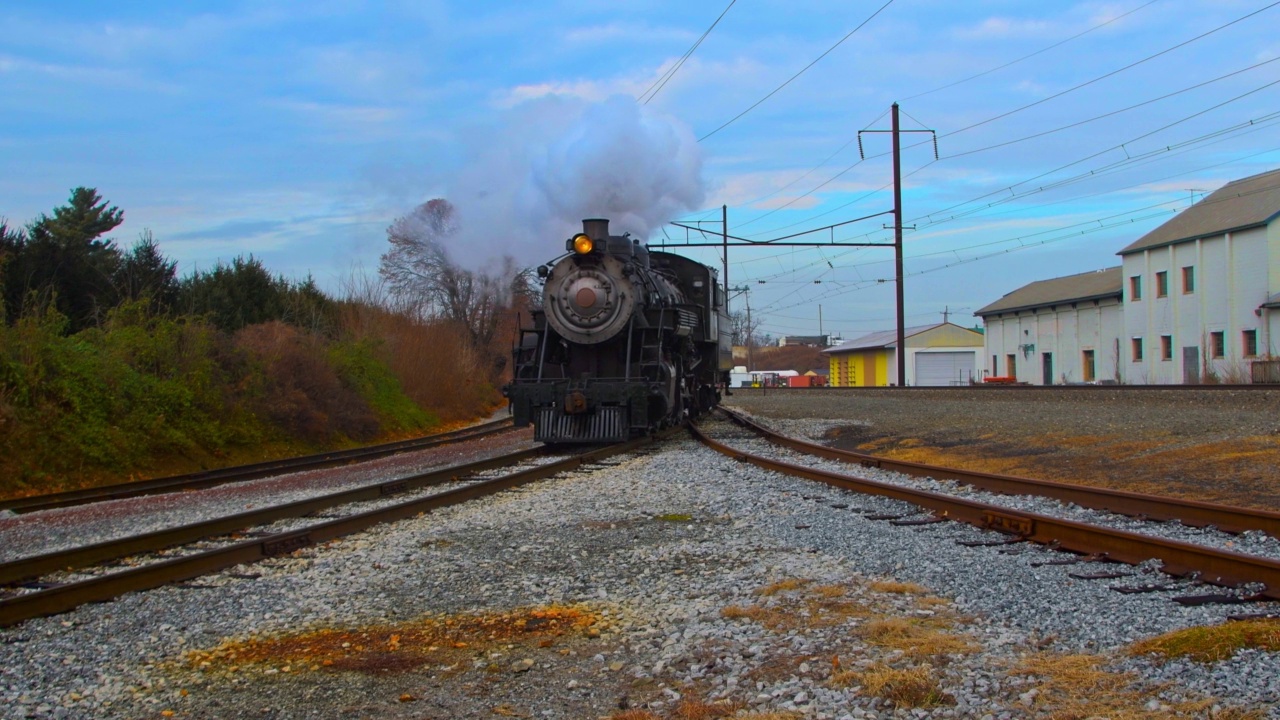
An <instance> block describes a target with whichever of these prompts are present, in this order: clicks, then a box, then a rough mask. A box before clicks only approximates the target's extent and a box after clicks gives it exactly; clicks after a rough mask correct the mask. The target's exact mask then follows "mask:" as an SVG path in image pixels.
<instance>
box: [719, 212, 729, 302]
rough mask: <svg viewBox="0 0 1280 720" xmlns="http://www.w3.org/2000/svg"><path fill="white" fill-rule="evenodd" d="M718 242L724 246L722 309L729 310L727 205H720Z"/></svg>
mask: <svg viewBox="0 0 1280 720" xmlns="http://www.w3.org/2000/svg"><path fill="white" fill-rule="evenodd" d="M720 244H721V246H722V247H723V248H724V311H725V312H726V313H727V312H729V206H728V205H721V206H720Z"/></svg>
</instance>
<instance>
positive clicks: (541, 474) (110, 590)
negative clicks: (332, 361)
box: [0, 438, 653, 627]
mask: <svg viewBox="0 0 1280 720" xmlns="http://www.w3.org/2000/svg"><path fill="white" fill-rule="evenodd" d="M652 441H653V439H652V438H642V439H639V440H633V441H631V442H627V443H620V444H617V445H611V446H608V447H604V448H600V449H597V450H593V451H590V452H587V453H583V454H581V455H575V456H573V457H569V458H565V459H563V460H560V461H557V462H553V463H548V464H545V465H539V466H536V467H532V468H528V469H526V470H521V471H518V472H515V473H512V474H510V475H505V476H503V477H500V478H494V479H492V480H485V481H481V482H477V483H475V484H473V485H468V486H466V487H462V488H458V489H456V490H449V491H446V492H441V493H437V494H434V495H430V496H427V497H424V498H418V499H415V500H410V501H407V502H404V503H399V504H396V505H392V506H388V507H385V508H380V509H377V510H370V511H368V512H364V513H359V514H355V515H350V516H347V517H344V518H339V519H336V520H330V521H327V522H323V523H320V524H317V525H312V526H310V527H307V528H304V529H301V530H293V531H289V532H283V533H278V534H275V535H271V536H268V537H263V538H256V539H254V540H251V541H246V542H240V543H236V544H234V545H230V546H226V547H222V548H218V549H214V550H209V551H206V552H201V553H196V554H192V555H189V556H186V557H182V558H176V559H173V560H166V561H162V562H157V563H153V564H150V565H145V566H142V567H138V568H133V569H130V570H123V571H120V572H116V573H112V574H109V575H104V576H101V577H97V578H92V579H89V580H84V581H81V582H75V583H68V584H66V585H61V586H58V587H53V588H49V589H46V590H39V591H36V592H32V593H27V594H25V595H19V596H17V597H13V598H9V599H6V600H3V601H0V627H7V626H10V625H14V624H16V623H19V622H22V621H23V620H28V619H30V618H35V617H41V616H45V615H55V614H57V613H61V612H65V611H67V610H71V609H73V608H75V607H78V606H80V605H84V604H86V603H91V602H102V601H104V600H110V599H112V598H114V597H118V596H119V595H122V594H124V593H127V592H135V591H139V590H150V589H152V588H157V587H160V586H162V585H167V584H170V583H175V582H181V581H183V580H190V579H192V578H196V577H200V576H202V575H208V574H210V573H213V572H217V571H219V570H224V569H226V568H229V567H235V566H236V565H241V564H244V563H253V562H257V561H259V560H263V559H266V558H270V557H274V556H278V555H284V554H287V553H290V552H293V551H295V550H298V549H301V548H304V547H308V546H311V545H316V544H319V543H323V542H327V541H329V540H333V539H335V538H339V537H342V536H345V535H350V534H352V533H356V532H359V531H361V530H364V529H366V528H369V527H372V526H374V525H377V524H380V523H385V522H392V521H395V520H402V519H405V518H410V517H413V516H415V515H418V514H419V513H425V512H431V511H432V510H436V509H439V508H443V507H448V506H450V505H456V504H459V503H462V502H466V501H468V500H473V499H475V498H479V497H484V496H486V495H492V494H494V493H498V492H501V491H503V490H507V489H510V488H514V487H518V486H520V485H525V484H527V483H531V482H534V481H536V480H541V479H543V478H547V477H551V476H552V475H555V474H557V473H561V472H565V471H567V470H573V469H575V468H578V467H581V466H583V465H586V464H589V463H592V462H596V461H599V460H602V459H604V458H607V457H610V456H612V455H618V454H621V453H625V452H629V451H632V450H635V449H637V448H639V447H641V446H643V445H646V444H648V443H650V442H652Z"/></svg>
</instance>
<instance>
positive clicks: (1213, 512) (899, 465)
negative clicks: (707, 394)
mask: <svg viewBox="0 0 1280 720" xmlns="http://www.w3.org/2000/svg"><path fill="white" fill-rule="evenodd" d="M720 410H721V412H723V413H724V414H725V415H727V416H728V417H729V419H730V420H732V421H733V422H735V423H738V424H739V425H742V426H743V427H746V428H748V429H749V430H751V431H753V432H755V433H758V434H760V435H761V436H763V437H764V438H765V439H767V440H768V441H769V442H772V443H774V444H776V445H781V446H783V447H786V448H790V449H792V450H795V451H797V452H801V453H805V454H808V455H816V456H819V457H824V458H827V459H829V460H838V461H840V462H847V463H857V464H859V465H862V466H863V467H876V468H881V469H884V470H892V471H894V472H900V473H902V474H904V475H912V476H916V477H930V478H934V479H937V480H955V481H957V482H961V483H964V484H966V485H971V486H973V487H975V488H978V489H980V490H987V491H989V492H995V493H1002V494H1005V495H1038V496H1042V497H1048V498H1054V499H1056V500H1062V501H1063V502H1070V503H1075V504H1076V505H1079V506H1081V507H1087V508H1092V509H1094V510H1103V511H1107V512H1113V513H1119V514H1121V515H1128V516H1130V517H1138V518H1146V519H1150V520H1162V521H1168V520H1177V521H1179V522H1181V523H1182V524H1184V525H1188V526H1191V527H1207V526H1210V525H1212V526H1214V527H1216V528H1218V529H1219V530H1222V531H1224V532H1229V533H1240V532H1244V531H1246V530H1260V531H1262V532H1265V533H1267V534H1269V535H1271V536H1272V537H1280V513H1277V512H1272V511H1269V510H1261V509H1254V508H1243V507H1237V506H1234V505H1219V504H1216V503H1207V502H1201V501H1199V500H1183V499H1179V498H1170V497H1162V496H1159V495H1146V494H1143V493H1135V492H1128V491H1125V490H1112V489H1109V488H1101V487H1093V486H1088V485H1076V484H1072V483H1062V482H1053V481H1051V480H1036V479H1033V478H1025V477H1018V476H1016V475H998V474H994V473H984V472H977V471H971V470H961V469H958V468H948V467H941V466H939V465H926V464H924V463H917V462H909V461H906V460H893V459H891V458H886V457H880V456H877V455H868V454H866V453H859V452H853V451H850V450H837V449H835V448H829V447H826V446H825V445H818V444H816V443H811V442H806V441H804V440H797V439H795V438H791V437H787V436H785V435H782V434H781V433H779V432H778V431H776V430H773V429H772V428H769V427H766V426H765V425H762V424H761V423H759V422H756V421H755V420H752V419H751V418H748V417H745V416H743V415H740V414H738V413H735V412H733V411H732V410H728V409H726V408H720Z"/></svg>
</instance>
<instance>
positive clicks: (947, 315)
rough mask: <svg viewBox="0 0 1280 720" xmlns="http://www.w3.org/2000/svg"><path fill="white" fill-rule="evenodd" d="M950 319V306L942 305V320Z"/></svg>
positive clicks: (945, 321)
mask: <svg viewBox="0 0 1280 720" xmlns="http://www.w3.org/2000/svg"><path fill="white" fill-rule="evenodd" d="M950 320H951V306H950V305H944V306H943V307H942V322H943V323H947V322H950Z"/></svg>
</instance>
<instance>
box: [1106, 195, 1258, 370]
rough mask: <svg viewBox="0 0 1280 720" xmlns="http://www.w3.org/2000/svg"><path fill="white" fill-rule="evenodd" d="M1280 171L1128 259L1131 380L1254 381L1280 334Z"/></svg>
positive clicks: (1161, 231)
mask: <svg viewBox="0 0 1280 720" xmlns="http://www.w3.org/2000/svg"><path fill="white" fill-rule="evenodd" d="M1277 216H1280V170H1273V171H1271V172H1268V173H1262V174H1261V175H1254V176H1252V177H1247V178H1244V179H1242V180H1236V181H1235V182H1232V183H1229V184H1227V185H1226V186H1224V187H1222V188H1221V189H1219V190H1218V191H1216V192H1213V193H1211V194H1210V195H1209V196H1208V197H1206V198H1204V199H1203V200H1201V201H1200V202H1198V203H1196V204H1195V205H1192V206H1191V207H1190V208H1187V209H1186V210H1185V211H1183V212H1182V213H1180V214H1178V215H1177V216H1175V217H1174V218H1173V219H1172V220H1170V221H1169V222H1167V223H1165V224H1163V225H1161V226H1160V227H1158V228H1156V229H1155V230H1152V231H1151V232H1149V233H1147V234H1146V235H1144V236H1142V237H1141V238H1139V239H1138V241H1137V242H1134V243H1133V244H1131V245H1129V246H1128V247H1126V248H1124V249H1123V250H1121V251H1120V253H1119V255H1120V257H1121V258H1122V259H1123V261H1124V271H1123V272H1124V293H1125V298H1124V299H1125V308H1124V336H1123V338H1122V340H1121V343H1122V344H1123V345H1125V346H1126V347H1125V351H1126V352H1125V355H1126V360H1127V361H1128V362H1127V363H1126V366H1127V367H1126V368H1125V371H1124V376H1125V381H1126V382H1129V383H1134V384H1143V383H1153V384H1166V383H1196V382H1205V381H1210V382H1212V381H1218V382H1249V379H1250V374H1251V373H1250V371H1251V367H1250V366H1251V364H1252V363H1253V362H1254V361H1256V360H1258V359H1261V358H1264V357H1274V356H1275V355H1276V344H1277V340H1280V338H1278V337H1277V335H1278V334H1280V310H1278V309H1277V300H1280V297H1277V295H1278V294H1280V222H1278V221H1277Z"/></svg>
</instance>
